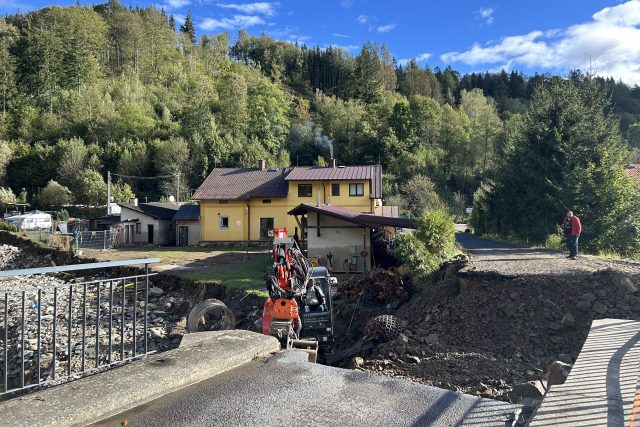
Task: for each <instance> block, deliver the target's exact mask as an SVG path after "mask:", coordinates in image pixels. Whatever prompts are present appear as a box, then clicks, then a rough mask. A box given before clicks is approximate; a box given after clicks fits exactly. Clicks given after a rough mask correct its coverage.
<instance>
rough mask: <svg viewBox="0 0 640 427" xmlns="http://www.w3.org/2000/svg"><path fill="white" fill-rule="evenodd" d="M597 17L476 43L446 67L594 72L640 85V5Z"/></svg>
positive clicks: (634, 2) (448, 58) (453, 55)
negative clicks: (580, 70)
mask: <svg viewBox="0 0 640 427" xmlns="http://www.w3.org/2000/svg"><path fill="white" fill-rule="evenodd" d="M592 18H593V19H592V20H591V21H588V22H585V23H582V24H576V25H572V26H570V27H568V28H566V29H561V30H551V31H532V32H530V33H527V34H523V35H515V36H508V37H503V38H502V39H500V40H499V41H497V42H489V43H486V44H485V45H480V44H479V43H475V44H473V46H471V48H470V49H468V50H466V51H464V52H448V53H445V54H443V55H441V56H440V58H441V60H442V61H443V62H445V63H452V62H462V63H464V64H467V65H471V66H477V65H485V66H493V67H494V68H504V69H507V70H509V69H513V68H515V67H522V66H525V67H529V68H541V69H546V70H549V71H559V72H567V71H569V70H570V69H578V68H579V69H582V70H589V68H590V67H591V69H592V71H593V72H594V73H596V74H599V75H602V76H613V77H614V78H616V79H621V80H622V81H624V82H626V83H629V84H640V0H629V1H627V2H625V3H622V4H619V5H616V6H612V7H607V8H604V9H602V10H600V11H599V12H597V13H595V14H593V17H592Z"/></svg>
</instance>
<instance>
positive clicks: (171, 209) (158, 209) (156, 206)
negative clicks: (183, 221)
mask: <svg viewBox="0 0 640 427" xmlns="http://www.w3.org/2000/svg"><path fill="white" fill-rule="evenodd" d="M118 205H120V206H121V207H123V208H127V209H131V210H132V211H136V212H140V213H143V214H145V215H148V216H150V217H152V218H156V219H172V218H173V216H174V215H175V214H176V212H177V211H178V208H179V207H180V206H178V205H177V204H175V203H156V202H152V203H140V204H139V205H138V206H135V205H130V204H126V203H118Z"/></svg>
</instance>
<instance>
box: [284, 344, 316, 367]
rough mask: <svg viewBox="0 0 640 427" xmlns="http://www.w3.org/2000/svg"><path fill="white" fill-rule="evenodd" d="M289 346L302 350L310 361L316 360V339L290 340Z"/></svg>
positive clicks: (314, 361)
mask: <svg viewBox="0 0 640 427" xmlns="http://www.w3.org/2000/svg"><path fill="white" fill-rule="evenodd" d="M289 346H290V348H291V349H292V350H297V351H304V352H305V353H307V354H308V355H309V356H308V357H309V358H308V360H309V362H311V363H316V362H317V361H318V341H316V340H291V341H289Z"/></svg>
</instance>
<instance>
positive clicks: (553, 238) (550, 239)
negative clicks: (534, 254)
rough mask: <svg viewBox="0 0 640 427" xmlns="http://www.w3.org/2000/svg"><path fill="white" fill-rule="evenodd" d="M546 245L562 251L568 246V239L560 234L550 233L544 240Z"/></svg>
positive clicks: (548, 247)
mask: <svg viewBox="0 0 640 427" xmlns="http://www.w3.org/2000/svg"><path fill="white" fill-rule="evenodd" d="M544 247H545V248H547V249H554V250H556V251H561V250H563V249H565V247H566V239H565V237H564V236H562V235H560V234H549V235H548V236H547V238H546V239H545V241H544Z"/></svg>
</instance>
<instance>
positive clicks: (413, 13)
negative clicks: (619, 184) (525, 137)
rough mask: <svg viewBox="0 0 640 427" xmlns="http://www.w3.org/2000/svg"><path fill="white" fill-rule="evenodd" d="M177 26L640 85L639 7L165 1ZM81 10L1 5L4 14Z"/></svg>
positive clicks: (470, 1) (474, 0)
mask: <svg viewBox="0 0 640 427" xmlns="http://www.w3.org/2000/svg"><path fill="white" fill-rule="evenodd" d="M81 2H82V3H87V4H89V2H85V1H83V0H81ZM123 2H124V3H125V4H133V5H140V6H143V5H147V4H154V5H156V6H158V7H164V8H165V9H166V10H167V12H169V13H173V14H174V15H175V16H176V18H177V20H178V21H179V20H180V19H183V18H184V15H186V14H187V12H188V11H189V10H191V11H192V13H193V16H194V21H195V23H196V28H197V30H198V32H199V33H200V34H216V33H220V32H222V31H228V32H229V33H230V34H231V35H232V36H235V34H236V33H237V31H238V30H239V29H240V28H244V29H246V30H247V31H248V32H249V33H251V34H261V33H266V34H268V35H271V36H273V37H275V38H278V39H284V40H288V41H298V42H300V43H306V44H307V45H310V46H316V45H317V46H320V47H327V46H329V45H335V46H340V47H343V48H344V49H346V50H348V51H350V52H351V53H352V54H357V52H358V50H359V48H360V47H361V46H362V44H363V43H365V42H367V41H375V42H378V43H379V44H382V43H384V44H386V45H387V47H388V48H389V50H390V51H391V53H392V54H393V56H394V57H395V58H396V59H397V60H398V61H399V62H401V63H403V62H405V61H407V60H408V59H409V58H416V59H417V60H419V62H420V63H421V64H423V65H425V64H428V65H429V66H431V67H435V66H440V67H445V66H447V65H451V66H452V67H454V68H455V69H457V70H459V71H461V72H467V71H486V70H489V71H496V70H500V69H501V68H505V69H507V70H512V69H515V70H519V71H524V72H525V73H527V74H532V73H534V72H538V73H544V72H550V73H555V74H560V75H566V74H567V72H568V71H569V70H571V69H575V68H581V69H583V70H588V69H589V66H590V64H591V69H592V71H594V72H596V73H598V74H601V75H605V76H614V77H615V78H616V79H621V80H623V81H625V82H627V83H630V84H640V0H627V1H616V0H609V1H605V0H554V1H549V0H538V1H536V2H526V3H525V2H522V1H517V0H516V1H514V0H510V1H504V0H503V1H497V0H486V1H485V0H461V1H456V2H440V1H438V2H435V1H427V0H423V1H420V0H405V1H390V0H322V1H318V0H316V1H311V0H297V1H293V0H289V1H287V0H280V1H260V2H250V1H240V0H228V1H226V0H162V2H160V3H158V2H157V1H156V2H154V1H148V2H147V1H144V0H141V1H138V2H131V3H129V2H128V1H126V0H125V1H123ZM73 3H75V0H68V1H66V0H64V1H58V2H55V3H51V2H50V1H49V0H0V13H11V12H15V11H16V10H18V9H19V10H21V11H28V10H33V9H37V8H40V7H44V6H46V5H50V4H58V5H67V4H73Z"/></svg>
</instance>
